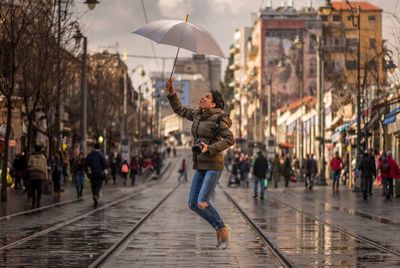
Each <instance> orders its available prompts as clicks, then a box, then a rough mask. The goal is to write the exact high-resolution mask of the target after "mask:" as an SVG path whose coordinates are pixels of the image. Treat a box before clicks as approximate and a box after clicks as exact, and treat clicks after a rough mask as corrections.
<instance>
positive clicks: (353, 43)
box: [346, 38, 358, 47]
mask: <svg viewBox="0 0 400 268" xmlns="http://www.w3.org/2000/svg"><path fill="white" fill-rule="evenodd" d="M346 46H348V47H357V46H358V42H357V38H347V39H346Z"/></svg>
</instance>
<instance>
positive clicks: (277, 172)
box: [272, 154, 282, 188]
mask: <svg viewBox="0 0 400 268" xmlns="http://www.w3.org/2000/svg"><path fill="white" fill-rule="evenodd" d="M281 173H282V171H281V161H280V159H279V154H275V158H274V159H273V161H272V179H273V181H274V187H275V188H278V183H279V181H280V179H281Z"/></svg>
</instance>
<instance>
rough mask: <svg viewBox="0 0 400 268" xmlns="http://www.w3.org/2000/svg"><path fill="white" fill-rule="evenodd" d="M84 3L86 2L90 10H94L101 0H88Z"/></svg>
mask: <svg viewBox="0 0 400 268" xmlns="http://www.w3.org/2000/svg"><path fill="white" fill-rule="evenodd" d="M84 4H86V5H87V6H88V8H89V9H90V10H94V9H95V8H96V5H97V4H100V2H99V1H97V0H86V1H85V2H84Z"/></svg>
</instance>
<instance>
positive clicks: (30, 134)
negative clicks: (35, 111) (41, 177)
mask: <svg viewBox="0 0 400 268" xmlns="http://www.w3.org/2000/svg"><path fill="white" fill-rule="evenodd" d="M26 144H27V146H26V147H27V148H26V154H27V155H30V154H31V152H32V145H33V144H34V142H33V118H32V116H31V115H28V139H27V142H26Z"/></svg>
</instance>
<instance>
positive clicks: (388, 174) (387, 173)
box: [379, 151, 399, 200]
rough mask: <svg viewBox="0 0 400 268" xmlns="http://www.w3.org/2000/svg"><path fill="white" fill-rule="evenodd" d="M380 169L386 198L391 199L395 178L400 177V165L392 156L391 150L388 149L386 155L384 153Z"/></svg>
mask: <svg viewBox="0 0 400 268" xmlns="http://www.w3.org/2000/svg"><path fill="white" fill-rule="evenodd" d="M379 169H380V171H381V176H382V181H383V189H384V194H385V196H386V200H391V199H392V197H393V180H394V179H395V178H398V177H399V166H398V165H397V163H396V161H395V160H394V159H393V158H392V152H391V151H388V152H387V153H386V155H385V153H383V155H382V160H381V162H380V163H379Z"/></svg>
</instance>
